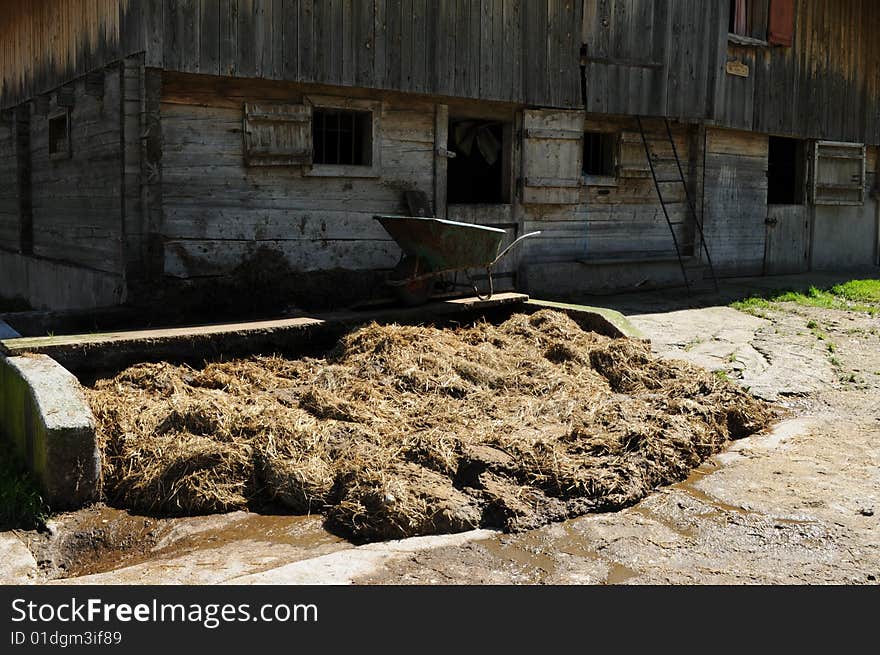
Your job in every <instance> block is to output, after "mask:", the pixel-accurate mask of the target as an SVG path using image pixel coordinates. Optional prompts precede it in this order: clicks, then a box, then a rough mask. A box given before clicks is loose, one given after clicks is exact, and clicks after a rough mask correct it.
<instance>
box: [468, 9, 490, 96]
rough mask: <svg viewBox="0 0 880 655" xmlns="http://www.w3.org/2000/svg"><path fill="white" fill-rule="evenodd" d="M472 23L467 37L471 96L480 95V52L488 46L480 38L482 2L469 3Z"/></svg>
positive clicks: (469, 94) (469, 90)
mask: <svg viewBox="0 0 880 655" xmlns="http://www.w3.org/2000/svg"><path fill="white" fill-rule="evenodd" d="M469 4H470V7H469V12H470V24H469V26H468V28H469V29H468V32H467V39H468V45H469V47H470V56H469V57H468V64H469V66H468V73H467V80H468V82H467V92H466V96H467V97H469V98H479V97H480V53H481V52H482V50H483V48H484V47H486V46H485V45H484V44H483V43H482V41H481V39H480V14H481V12H480V9H481V8H480V4H479V3H477V2H471V3H469Z"/></svg>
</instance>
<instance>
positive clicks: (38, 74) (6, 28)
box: [0, 0, 143, 107]
mask: <svg viewBox="0 0 880 655" xmlns="http://www.w3.org/2000/svg"><path fill="white" fill-rule="evenodd" d="M142 4H143V3H142V1H141V0H19V1H16V2H4V3H3V7H2V11H0V107H10V106H13V105H15V104H18V103H19V102H21V101H22V100H24V99H27V98H30V97H33V96H34V95H38V94H40V93H44V92H47V91H50V90H52V89H54V88H56V87H58V86H60V85H61V84H63V83H65V82H68V81H70V80H72V79H74V78H76V77H79V76H80V75H83V74H85V73H87V72H89V71H93V70H96V69H99V68H101V67H103V66H105V65H107V64H109V63H111V62H113V61H117V60H119V59H121V58H122V57H124V56H125V55H127V54H131V53H134V52H138V51H140V50H142V49H143V24H142V21H141V16H140V9H141V5H142Z"/></svg>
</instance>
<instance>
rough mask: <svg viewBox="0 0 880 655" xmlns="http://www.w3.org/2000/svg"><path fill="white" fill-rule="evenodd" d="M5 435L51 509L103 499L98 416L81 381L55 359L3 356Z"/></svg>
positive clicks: (0, 387) (0, 415)
mask: <svg viewBox="0 0 880 655" xmlns="http://www.w3.org/2000/svg"><path fill="white" fill-rule="evenodd" d="M0 436H2V437H3V438H6V439H8V440H11V441H12V443H13V444H14V446H15V449H16V451H17V452H18V454H19V455H20V456H21V457H22V458H23V459H24V461H25V462H26V463H27V465H28V468H29V469H30V470H31V471H32V472H33V473H34V475H35V477H36V478H37V480H38V481H39V482H40V485H41V487H42V489H43V494H44V500H45V501H46V502H47V503H48V504H49V506H50V507H51V508H52V510H63V509H74V508H77V507H82V506H83V505H85V504H88V503H90V502H93V501H96V500H98V499H99V498H100V496H101V455H100V452H99V450H98V445H97V441H96V438H95V419H94V416H93V415H92V411H91V409H90V408H89V405H88V403H87V402H86V399H85V396H84V395H83V392H82V388H81V387H80V384H79V381H78V380H77V379H76V378H75V377H74V376H73V374H72V373H70V372H69V371H68V370H67V369H65V368H63V367H62V366H61V365H60V364H58V363H57V362H56V361H55V360H53V359H52V358H51V357H47V356H46V355H24V356H20V357H3V356H0Z"/></svg>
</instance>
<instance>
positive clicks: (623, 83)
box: [582, 0, 727, 118]
mask: <svg viewBox="0 0 880 655" xmlns="http://www.w3.org/2000/svg"><path fill="white" fill-rule="evenodd" d="M726 12H727V7H726V5H725V3H724V2H705V1H704V0H584V21H583V34H582V36H583V43H584V59H583V63H584V65H585V68H584V77H585V82H586V96H587V105H586V106H587V111H588V112H595V113H602V114H624V115H626V114H630V115H632V114H641V115H645V116H671V117H682V118H706V117H708V116H710V115H711V113H712V103H713V97H714V92H715V89H714V86H715V76H716V68H717V66H716V62H718V61H719V60H720V58H721V57H722V55H723V52H722V51H721V45H722V43H723V42H722V41H721V40H720V36H721V35H720V32H719V25H720V22H721V19H722V16H723V17H724V19H725V20H726V17H727V13H726ZM724 36H725V37H726V30H725V35H724Z"/></svg>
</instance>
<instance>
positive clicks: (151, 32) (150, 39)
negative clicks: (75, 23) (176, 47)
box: [62, 0, 166, 70]
mask: <svg viewBox="0 0 880 655" xmlns="http://www.w3.org/2000/svg"><path fill="white" fill-rule="evenodd" d="M143 2H144V12H145V16H144V32H145V34H144V41H145V43H146V46H147V62H146V63H147V66H150V67H152V68H162V67H163V66H164V56H165V52H164V45H163V40H164V31H165V6H166V3H165V2H163V0H143ZM62 6H63V7H64V16H63V25H64V34H63V37H62V41H63V44H64V45H63V47H64V48H65V50H66V51H67V52H68V53H69V51H70V44H69V39H70V32H69V30H70V21H71V20H72V16H71V15H70V9H71V7H70V6H69V5H68V4H67V3H62ZM70 67H72V61H70V59H68V60H67V62H66V63H65V68H66V69H68V70H69V68H70Z"/></svg>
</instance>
